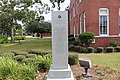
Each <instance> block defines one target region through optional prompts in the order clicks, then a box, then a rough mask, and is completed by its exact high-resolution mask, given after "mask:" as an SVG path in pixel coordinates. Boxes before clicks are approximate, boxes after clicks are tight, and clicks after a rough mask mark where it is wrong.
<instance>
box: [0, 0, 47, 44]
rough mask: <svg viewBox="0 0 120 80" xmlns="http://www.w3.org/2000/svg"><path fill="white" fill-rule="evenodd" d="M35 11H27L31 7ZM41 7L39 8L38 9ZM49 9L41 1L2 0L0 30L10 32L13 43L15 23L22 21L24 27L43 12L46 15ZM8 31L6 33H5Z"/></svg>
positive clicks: (0, 4) (0, 5) (0, 3)
mask: <svg viewBox="0 0 120 80" xmlns="http://www.w3.org/2000/svg"><path fill="white" fill-rule="evenodd" d="M33 6H35V8H36V9H37V10H29V7H31V8H32V7H33ZM38 6H41V7H38ZM48 11H49V7H48V5H47V4H45V3H42V2H41V0H35V1H34V2H32V0H19V1H18V0H9V1H8V0H3V1H1V2H0V17H1V18H0V28H1V29H3V30H4V31H5V32H7V33H8V32H10V36H11V42H14V38H13V34H14V28H15V27H14V25H15V24H16V23H17V21H22V22H23V24H24V25H27V24H29V23H30V22H34V21H35V16H36V15H37V16H41V14H43V12H45V13H47V12H48ZM7 30H8V31H7Z"/></svg>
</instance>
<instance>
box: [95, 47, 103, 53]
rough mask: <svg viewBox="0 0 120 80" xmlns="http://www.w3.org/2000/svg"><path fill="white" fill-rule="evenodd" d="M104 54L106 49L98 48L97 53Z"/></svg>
mask: <svg viewBox="0 0 120 80" xmlns="http://www.w3.org/2000/svg"><path fill="white" fill-rule="evenodd" d="M103 52H104V48H103V47H97V48H96V53H103Z"/></svg>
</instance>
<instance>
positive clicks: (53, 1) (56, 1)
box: [50, 0, 65, 10]
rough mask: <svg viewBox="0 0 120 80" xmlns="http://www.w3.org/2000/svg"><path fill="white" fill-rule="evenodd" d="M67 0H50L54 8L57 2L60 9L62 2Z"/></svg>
mask: <svg viewBox="0 0 120 80" xmlns="http://www.w3.org/2000/svg"><path fill="white" fill-rule="evenodd" d="M64 1H65V0H50V2H51V3H52V4H53V8H54V7H55V3H57V5H58V10H60V3H63V2H64Z"/></svg>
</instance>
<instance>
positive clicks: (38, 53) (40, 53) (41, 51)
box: [28, 49, 50, 56]
mask: <svg viewBox="0 0 120 80" xmlns="http://www.w3.org/2000/svg"><path fill="white" fill-rule="evenodd" d="M28 52H29V53H30V54H36V55H41V56H44V55H46V54H50V52H47V51H43V50H39V49H33V50H30V51H28Z"/></svg>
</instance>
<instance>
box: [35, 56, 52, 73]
mask: <svg viewBox="0 0 120 80" xmlns="http://www.w3.org/2000/svg"><path fill="white" fill-rule="evenodd" d="M36 64H37V65H38V71H41V72H45V71H48V70H49V69H50V66H51V64H52V59H51V58H50V57H45V56H43V57H42V56H38V61H37V63H36Z"/></svg>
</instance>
